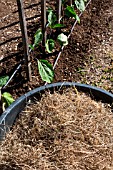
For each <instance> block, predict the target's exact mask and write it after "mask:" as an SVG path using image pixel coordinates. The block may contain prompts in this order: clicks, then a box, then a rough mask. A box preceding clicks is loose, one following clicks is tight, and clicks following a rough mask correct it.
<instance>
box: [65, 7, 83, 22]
mask: <svg viewBox="0 0 113 170" xmlns="http://www.w3.org/2000/svg"><path fill="white" fill-rule="evenodd" d="M65 15H66V16H68V17H69V18H70V17H71V18H75V19H76V20H77V21H78V23H80V18H79V16H78V15H77V14H76V12H75V10H74V8H73V6H67V7H66V9H65Z"/></svg>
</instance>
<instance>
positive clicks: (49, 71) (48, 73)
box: [29, 29, 54, 83]
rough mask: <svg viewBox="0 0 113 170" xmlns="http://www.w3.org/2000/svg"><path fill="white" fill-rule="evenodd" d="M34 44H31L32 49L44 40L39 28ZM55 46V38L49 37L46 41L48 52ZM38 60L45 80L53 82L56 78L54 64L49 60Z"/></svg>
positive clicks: (39, 68) (41, 74) (40, 71)
mask: <svg viewBox="0 0 113 170" xmlns="http://www.w3.org/2000/svg"><path fill="white" fill-rule="evenodd" d="M34 38H35V39H34V44H33V45H29V47H30V48H31V50H34V49H35V48H36V47H38V45H39V44H40V43H41V41H42V38H43V36H42V31H41V30H40V29H39V30H37V31H36V33H35V36H34ZM53 48H54V40H52V39H48V40H47V42H46V49H47V51H48V53H51V52H52V50H53ZM37 61H38V70H39V74H40V76H41V78H42V80H43V81H46V82H47V83H51V82H52V81H53V78H54V71H53V68H52V65H51V64H50V63H49V62H48V61H47V60H37Z"/></svg>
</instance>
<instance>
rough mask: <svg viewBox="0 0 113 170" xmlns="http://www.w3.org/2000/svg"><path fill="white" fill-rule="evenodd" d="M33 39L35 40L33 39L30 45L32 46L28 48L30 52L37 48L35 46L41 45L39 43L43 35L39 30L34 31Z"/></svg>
mask: <svg viewBox="0 0 113 170" xmlns="http://www.w3.org/2000/svg"><path fill="white" fill-rule="evenodd" d="M34 38H35V39H34V43H33V45H32V44H30V45H29V47H30V49H31V50H34V49H35V47H37V46H38V45H39V44H40V43H41V41H42V39H43V34H42V31H41V29H38V30H37V31H36V33H35V35H34Z"/></svg>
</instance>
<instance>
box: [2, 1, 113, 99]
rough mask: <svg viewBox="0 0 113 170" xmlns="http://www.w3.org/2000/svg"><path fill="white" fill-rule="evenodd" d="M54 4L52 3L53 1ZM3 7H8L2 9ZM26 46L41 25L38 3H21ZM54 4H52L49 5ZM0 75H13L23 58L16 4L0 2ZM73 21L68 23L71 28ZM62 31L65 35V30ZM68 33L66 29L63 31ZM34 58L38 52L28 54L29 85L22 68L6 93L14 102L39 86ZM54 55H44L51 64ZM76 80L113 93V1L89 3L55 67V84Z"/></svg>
mask: <svg viewBox="0 0 113 170" xmlns="http://www.w3.org/2000/svg"><path fill="white" fill-rule="evenodd" d="M48 2H49V1H48ZM53 3H54V2H53ZM4 4H5V5H7V8H8V9H7V8H4ZM24 4H25V12H26V17H27V26H28V35H29V43H31V42H32V41H33V35H34V33H35V31H36V30H37V29H38V28H39V26H40V1H30V0H29V1H24ZM52 5H53V4H52ZM0 16H1V28H0V34H1V43H0V51H1V52H0V76H1V75H6V74H8V75H9V76H10V75H11V74H12V73H13V71H14V69H15V65H16V64H19V62H20V61H22V58H23V50H22V40H21V32H20V28H19V23H18V21H19V20H18V13H17V7H16V4H15V3H13V1H11V0H8V1H1V14H0ZM71 25H72V21H71V20H70V21H69V22H67V27H69V28H70V26H71ZM62 31H64V32H65V29H63V30H62ZM66 32H67V30H66ZM35 57H38V58H42V57H43V56H42V55H41V54H40V51H39V50H38V51H36V52H35V53H34V54H31V58H32V82H26V81H25V71H24V67H22V69H21V70H20V71H19V72H18V74H17V75H16V76H15V77H14V79H13V80H12V82H11V83H10V84H9V86H8V87H7V89H5V90H6V91H8V92H10V93H11V94H12V95H13V97H14V98H15V99H16V98H18V97H19V96H21V95H22V94H24V93H26V92H27V91H29V90H31V89H33V88H36V87H38V86H41V85H43V84H44V82H43V81H42V80H41V78H40V76H39V73H38V71H37V63H36V61H35V60H34V58H35ZM56 57H57V53H55V54H52V55H50V56H46V59H48V60H49V62H51V63H52V64H53V63H54V60H55V58H56ZM58 81H75V82H81V83H86V84H92V85H96V86H98V87H102V88H104V89H106V90H108V91H110V92H113V5H112V0H103V1H99V0H92V2H91V4H90V5H89V6H88V8H87V9H86V11H85V12H84V13H83V15H82V17H81V23H80V25H79V24H77V25H76V27H75V29H74V31H73V33H72V35H71V37H70V39H69V45H68V46H67V47H65V49H64V51H63V53H62V55H61V58H60V59H59V61H58V64H57V67H56V68H55V79H54V82H58Z"/></svg>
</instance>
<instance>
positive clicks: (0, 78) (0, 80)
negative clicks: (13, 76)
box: [0, 76, 9, 87]
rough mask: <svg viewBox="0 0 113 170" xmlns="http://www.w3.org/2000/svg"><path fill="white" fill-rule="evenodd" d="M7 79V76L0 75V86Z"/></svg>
mask: <svg viewBox="0 0 113 170" xmlns="http://www.w3.org/2000/svg"><path fill="white" fill-rule="evenodd" d="M8 79H9V76H2V77H0V87H2V86H4V85H5V84H6V83H7V81H8Z"/></svg>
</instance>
